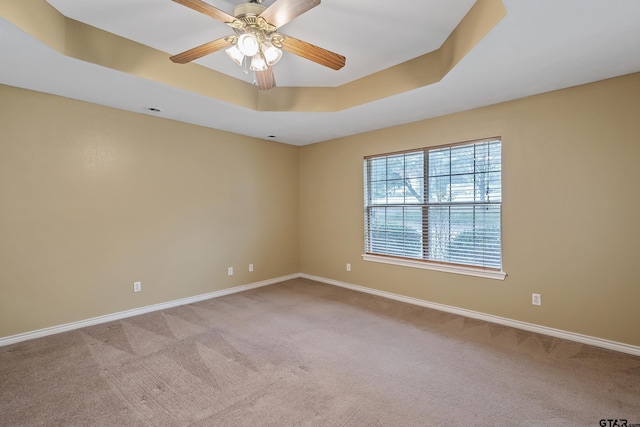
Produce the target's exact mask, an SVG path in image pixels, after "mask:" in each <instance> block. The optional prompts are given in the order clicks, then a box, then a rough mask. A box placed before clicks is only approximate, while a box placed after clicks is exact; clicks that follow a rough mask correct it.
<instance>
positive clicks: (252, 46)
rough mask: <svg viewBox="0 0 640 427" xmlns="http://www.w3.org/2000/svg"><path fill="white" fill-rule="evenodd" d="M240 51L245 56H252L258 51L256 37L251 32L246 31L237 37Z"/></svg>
mask: <svg viewBox="0 0 640 427" xmlns="http://www.w3.org/2000/svg"><path fill="white" fill-rule="evenodd" d="M236 46H238V49H239V50H240V52H242V54H243V55H245V56H253V55H255V54H256V53H258V50H259V49H260V45H259V44H258V39H257V38H256V36H254V35H253V34H251V33H246V34H243V35H241V36H240V37H238V43H237V45H236Z"/></svg>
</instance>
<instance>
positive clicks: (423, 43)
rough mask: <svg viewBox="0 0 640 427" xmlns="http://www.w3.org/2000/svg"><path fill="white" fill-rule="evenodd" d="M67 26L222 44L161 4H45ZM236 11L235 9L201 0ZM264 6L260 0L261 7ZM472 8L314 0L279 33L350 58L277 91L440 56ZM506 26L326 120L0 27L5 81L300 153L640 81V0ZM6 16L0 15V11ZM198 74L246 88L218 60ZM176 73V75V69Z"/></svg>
mask: <svg viewBox="0 0 640 427" xmlns="http://www.w3.org/2000/svg"><path fill="white" fill-rule="evenodd" d="M47 1H48V2H49V3H50V4H51V5H52V6H54V7H55V8H56V9H58V10H59V11H60V12H61V13H62V14H64V15H65V16H68V17H70V18H73V19H76V20H78V21H81V22H84V23H87V24H89V25H92V26H94V27H98V28H100V29H103V30H106V31H109V32H112V33H114V34H117V35H120V36H123V37H126V38H128V39H131V40H134V41H136V42H138V43H141V44H144V45H147V46H150V47H153V48H155V49H158V50H161V51H164V52H166V53H167V61H168V60H169V59H168V57H169V56H170V55H173V54H176V53H179V52H181V51H184V50H187V49H189V48H192V47H195V46H196V45H199V44H202V43H205V42H207V41H210V40H213V39H216V38H219V37H223V36H225V35H228V34H230V33H231V32H230V31H229V28H228V27H227V26H225V25H224V24H222V23H220V22H218V21H215V20H213V19H212V18H210V17H207V16H205V15H202V14H200V13H197V12H194V11H192V10H190V9H188V8H186V7H184V6H181V5H179V4H176V3H174V2H173V1H170V0H47ZM207 1H208V2H209V3H211V4H212V5H214V6H215V7H217V8H219V9H222V10H224V11H226V12H228V13H231V12H232V10H233V7H234V6H235V5H237V4H239V3H242V0H207ZM271 3H273V0H265V1H264V3H263V4H264V5H266V6H268V5H269V4H271ZM474 3H475V0H455V1H454V0H409V1H404V2H391V1H389V0H384V1H383V0H349V1H344V0H322V3H321V4H320V5H319V6H317V7H315V8H314V9H312V10H310V11H308V12H307V13H305V14H303V15H302V16H300V17H298V18H296V19H295V20H294V21H292V22H291V23H289V24H287V25H285V26H283V27H281V28H280V29H279V31H281V32H283V33H285V34H288V35H291V36H293V37H295V38H298V39H301V40H304V41H307V42H309V43H312V44H315V45H318V46H321V47H324V48H326V49H329V50H332V51H335V52H337V53H340V54H342V55H344V56H346V57H347V65H346V66H345V67H344V68H343V69H342V70H339V71H334V70H330V69H328V68H325V67H322V66H319V65H317V64H315V63H313V62H309V61H307V60H304V59H302V58H298V57H296V56H295V55H292V54H289V53H285V56H284V57H283V59H282V61H280V62H279V63H278V64H277V65H276V66H275V67H274V73H275V76H276V81H277V83H278V86H316V87H319V86H326V87H334V86H339V85H342V84H345V83H348V82H350V81H353V80H356V79H359V78H361V77H364V76H366V75H368V74H371V73H373V72H376V71H379V70H381V69H385V68H388V67H390V66H392V65H395V64H398V63H401V62H404V61H406V60H408V59H412V58H414V57H417V56H420V55H422V54H424V53H427V52H430V51H433V50H435V49H437V48H439V47H440V45H441V44H442V42H443V41H444V40H445V39H446V38H447V36H448V35H449V34H450V32H451V31H452V30H453V28H455V27H456V25H457V24H458V23H459V22H460V20H461V19H462V17H463V16H464V15H465V14H466V12H467V11H468V10H469V9H470V8H471V6H472V5H473V4H474ZM503 3H504V5H505V7H506V9H507V16H506V17H505V18H504V19H503V20H502V21H501V22H500V23H498V25H497V26H496V27H495V28H494V29H493V30H492V31H491V32H490V33H489V34H488V35H487V36H486V37H485V38H484V39H482V40H481V41H480V43H479V44H478V45H477V46H476V47H475V48H474V49H473V50H472V51H471V52H470V53H469V54H468V55H467V56H465V57H464V58H463V59H462V61H461V62H459V63H458V64H457V65H456V67H455V68H454V69H453V70H452V71H451V72H450V73H449V74H448V75H447V76H445V78H444V79H443V80H442V81H441V82H438V83H435V84H433V85H429V86H426V87H423V88H420V89H416V90H413V91H409V92H405V93H402V94H398V95H394V96H391V97H388V98H385V99H381V100H378V101H375V102H371V103H369V104H364V105H360V106H357V107H353V108H350V109H347V110H343V111H339V112H331V113H326V112H325V113H299V112H260V111H255V110H250V109H245V108H242V107H238V106H236V105H231V104H226V103H224V102H221V101H219V100H216V99H212V98H207V97H205V96H203V95H199V94H195V93H191V92H187V91H184V90H181V89H177V88H173V87H170V86H167V85H163V84H160V83H157V82H154V81H151V80H146V79H143V78H141V77H137V76H133V75H129V74H125V73H122V72H119V71H115V70H111V69H108V68H105V67H101V66H98V65H95V64H90V63H87V62H82V61H79V60H76V59H73V58H69V57H65V56H64V55H62V54H60V53H58V52H56V51H53V50H52V49H50V48H49V47H47V46H46V45H44V44H43V43H41V42H40V41H38V40H36V39H35V38H33V37H32V36H30V35H29V34H27V33H25V32H23V31H22V30H20V29H19V28H17V27H15V26H13V25H12V24H11V23H10V22H8V21H7V20H4V19H2V18H0V83H3V84H7V85H12V86H17V87H23V88H27V89H33V90H37V91H42V92H47V93H53V94H57V95H61V96H66V97H69V98H74V99H80V100H84V101H88V102H92V103H96V104H101V105H106V106H111V107H115V108H120V109H124V110H128V111H133V112H139V113H144V114H153V113H150V112H148V111H147V110H146V109H145V108H147V107H156V108H159V109H161V112H160V113H155V114H154V115H157V116H160V117H164V118H168V119H173V120H179V121H183V122H187V123H193V124H197V125H201V126H207V127H211V128H216V129H221V130H226V131H229V132H234V133H239V134H243V135H248V136H252V137H257V138H263V139H269V136H270V135H275V138H271V139H273V140H276V141H280V142H284V143H288V144H294V145H305V144H310V143H314V142H319V141H325V140H329V139H333V138H337V137H342V136H348V135H353V134H357V133H361V132H366V131H370V130H374V129H379V128H384V127H389V126H393V125H398V124H403V123H408V122H413V121H417V120H423V119H426V118H430V117H436V116H441V115H444V114H449V113H452V112H457V111H463V110H467V109H470V108H475V107H479V106H484V105H490V104H494V103H497V102H502V101H507V100H512V99H517V98H522V97H525V96H529V95H532V94H537V93H542V92H546V91H550V90H555V89H561V88H565V87H570V86H575V85H579V84H584V83H588V82H592V81H596V80H602V79H605V78H610V77H614V76H619V75H624V74H629V73H632V72H637V71H640V1H636V0H617V1H616V2H610V1H605V0H535V1H523V0H503ZM0 16H1V11H0ZM197 62H198V63H199V64H200V65H203V66H205V67H209V68H212V69H215V70H217V71H220V72H222V73H225V74H228V75H231V76H234V77H236V78H238V79H243V80H248V77H247V76H245V75H244V74H242V72H241V69H240V67H238V66H237V65H235V64H233V63H232V62H231V61H230V60H229V59H228V58H227V57H226V56H225V54H224V52H217V53H214V54H212V55H209V56H207V57H204V58H202V59H200V60H198V61H197ZM179 66H180V65H176V67H179Z"/></svg>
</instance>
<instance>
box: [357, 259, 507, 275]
mask: <svg viewBox="0 0 640 427" xmlns="http://www.w3.org/2000/svg"><path fill="white" fill-rule="evenodd" d="M362 259H363V260H365V261H373V262H381V263H383V264H393V265H402V266H404V267H414V268H422V269H425V270H435V271H443V272H445V273H455V274H465V275H467V276H476V277H484V278H486V279H496V280H504V278H505V277H506V276H507V273H505V272H504V271H495V270H483V269H480V268H473V267H463V266H460V265H449V264H437V263H431V262H425V261H413V260H410V259H403V258H392V257H386V256H381V255H371V254H363V255H362Z"/></svg>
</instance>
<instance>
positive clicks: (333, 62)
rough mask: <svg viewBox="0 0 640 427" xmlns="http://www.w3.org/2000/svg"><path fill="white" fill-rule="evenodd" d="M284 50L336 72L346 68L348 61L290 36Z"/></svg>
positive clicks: (285, 40)
mask: <svg viewBox="0 0 640 427" xmlns="http://www.w3.org/2000/svg"><path fill="white" fill-rule="evenodd" d="M282 49H284V50H286V51H287V52H291V53H293V54H294V55H298V56H301V57H303V58H305V59H308V60H309V61H313V62H316V63H318V64H320V65H324V66H325V67H329V68H332V69H334V70H339V69H340V68H342V67H344V64H345V63H346V61H347V58H345V57H344V56H342V55H338V54H337V53H335V52H331V51H330V50H326V49H323V48H321V47H318V46H315V45H312V44H311V43H307V42H303V41H302V40H298V39H295V38H293V37H290V36H285V39H284V41H283V42H282Z"/></svg>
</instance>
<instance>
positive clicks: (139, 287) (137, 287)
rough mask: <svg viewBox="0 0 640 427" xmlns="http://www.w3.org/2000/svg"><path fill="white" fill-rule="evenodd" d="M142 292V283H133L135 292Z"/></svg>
mask: <svg viewBox="0 0 640 427" xmlns="http://www.w3.org/2000/svg"><path fill="white" fill-rule="evenodd" d="M141 290H142V282H133V292H140V291H141Z"/></svg>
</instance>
